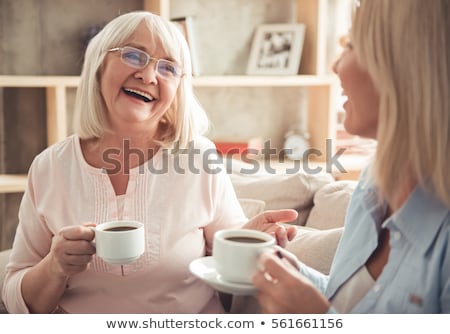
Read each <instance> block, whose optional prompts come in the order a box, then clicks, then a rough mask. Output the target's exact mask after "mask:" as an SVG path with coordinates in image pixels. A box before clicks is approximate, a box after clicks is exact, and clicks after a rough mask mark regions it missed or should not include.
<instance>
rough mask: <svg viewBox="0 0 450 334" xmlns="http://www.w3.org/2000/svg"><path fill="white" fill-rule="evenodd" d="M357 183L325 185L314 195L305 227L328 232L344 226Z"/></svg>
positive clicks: (343, 182) (337, 182)
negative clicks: (327, 230)
mask: <svg viewBox="0 0 450 334" xmlns="http://www.w3.org/2000/svg"><path fill="white" fill-rule="evenodd" d="M356 183H357V182H355V181H336V182H332V183H329V184H326V185H324V186H323V187H322V188H320V189H319V190H318V191H317V192H316V194H315V195H314V200H313V202H314V206H313V207H312V209H311V212H310V214H309V217H308V220H307V221H306V224H305V226H308V227H311V228H315V229H320V230H326V229H332V228H337V227H341V226H344V220H345V214H346V212H347V206H348V202H349V201H350V198H351V196H352V194H353V191H354V190H355V187H356Z"/></svg>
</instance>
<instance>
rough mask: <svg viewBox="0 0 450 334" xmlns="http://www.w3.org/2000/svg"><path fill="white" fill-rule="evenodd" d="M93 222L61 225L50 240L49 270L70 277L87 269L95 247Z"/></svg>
mask: <svg viewBox="0 0 450 334" xmlns="http://www.w3.org/2000/svg"><path fill="white" fill-rule="evenodd" d="M92 226H95V224H85V225H83V226H67V227H63V228H62V229H61V230H60V231H59V232H58V233H57V234H56V235H55V236H54V237H53V240H52V245H51V249H50V253H49V259H50V261H49V262H50V264H51V268H50V269H51V271H52V272H53V273H56V274H57V275H58V276H60V277H70V276H72V275H74V274H77V273H80V272H83V271H84V270H86V269H87V267H88V264H89V262H90V261H91V260H92V255H93V254H94V253H95V247H94V245H92V240H93V239H94V237H95V232H94V231H93V229H92V228H91V227H92Z"/></svg>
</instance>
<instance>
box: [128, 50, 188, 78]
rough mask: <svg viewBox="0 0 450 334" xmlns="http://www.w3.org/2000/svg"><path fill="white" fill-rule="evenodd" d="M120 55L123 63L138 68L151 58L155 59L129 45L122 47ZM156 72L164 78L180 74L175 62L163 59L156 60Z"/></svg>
mask: <svg viewBox="0 0 450 334" xmlns="http://www.w3.org/2000/svg"><path fill="white" fill-rule="evenodd" d="M121 57H122V60H123V62H124V63H125V64H127V65H129V66H132V67H134V68H139V69H141V68H144V67H145V66H147V64H148V63H149V62H150V60H151V59H155V58H152V57H150V56H149V55H148V54H147V53H145V52H144V51H142V50H139V49H135V48H131V47H124V48H122V52H121ZM156 72H157V73H158V74H159V75H160V76H162V77H164V78H179V77H181V75H182V73H181V69H180V67H179V66H178V65H177V64H175V63H173V62H171V61H169V60H165V59H158V60H156Z"/></svg>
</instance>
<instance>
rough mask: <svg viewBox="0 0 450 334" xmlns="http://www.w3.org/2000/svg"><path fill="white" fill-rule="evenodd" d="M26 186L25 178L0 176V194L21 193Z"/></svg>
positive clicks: (16, 175) (13, 175)
mask: <svg viewBox="0 0 450 334" xmlns="http://www.w3.org/2000/svg"><path fill="white" fill-rule="evenodd" d="M26 185H27V176H26V175H19V174H10V175H7V174H0V193H16V192H23V191H24V190H25V187H26Z"/></svg>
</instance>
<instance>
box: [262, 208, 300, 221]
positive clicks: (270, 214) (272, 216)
mask: <svg viewBox="0 0 450 334" xmlns="http://www.w3.org/2000/svg"><path fill="white" fill-rule="evenodd" d="M297 216H298V213H297V211H295V210H292V209H284V210H268V211H264V212H263V213H262V214H260V215H259V219H260V220H261V222H269V223H285V222H290V221H293V220H294V219H297ZM257 217H258V216H257Z"/></svg>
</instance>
